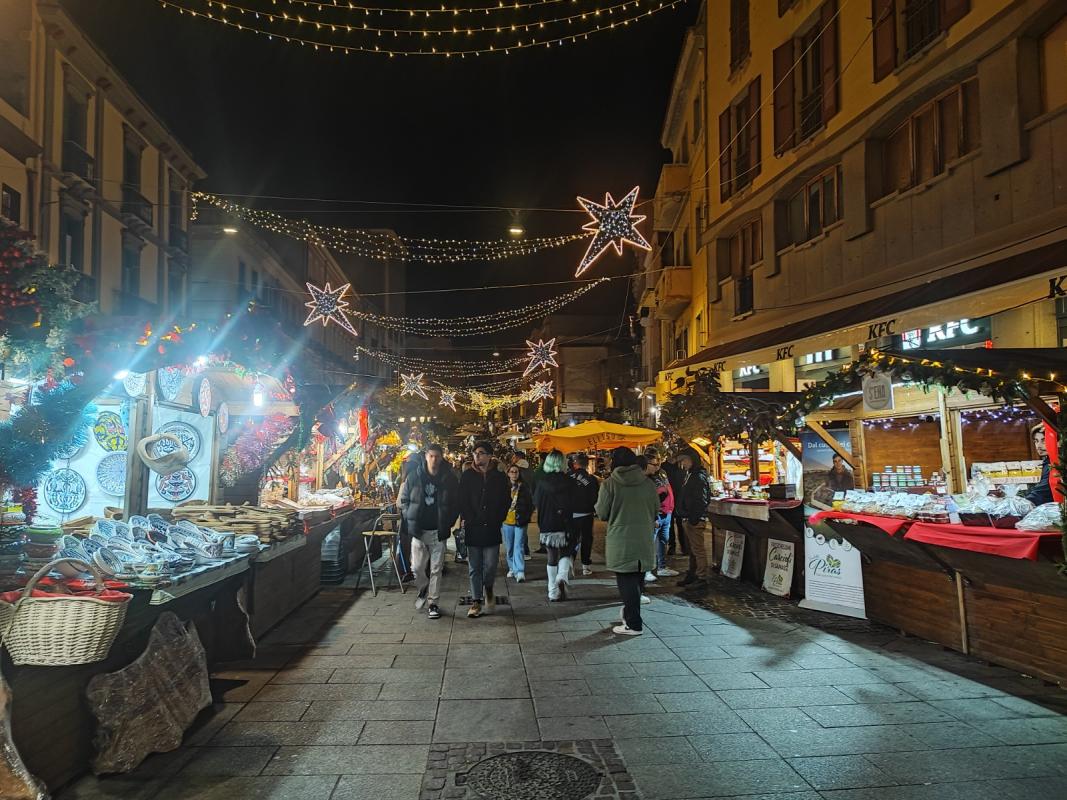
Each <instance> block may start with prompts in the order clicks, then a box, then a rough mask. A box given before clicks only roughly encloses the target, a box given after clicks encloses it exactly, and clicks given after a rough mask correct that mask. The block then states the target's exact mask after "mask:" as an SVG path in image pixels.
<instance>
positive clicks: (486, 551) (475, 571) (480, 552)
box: [467, 544, 500, 603]
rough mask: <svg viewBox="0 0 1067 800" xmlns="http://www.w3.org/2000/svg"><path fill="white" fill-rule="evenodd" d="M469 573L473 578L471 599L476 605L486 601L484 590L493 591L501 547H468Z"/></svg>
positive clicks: (496, 545)
mask: <svg viewBox="0 0 1067 800" xmlns="http://www.w3.org/2000/svg"><path fill="white" fill-rule="evenodd" d="M467 558H468V565H467V571H468V572H469V573H470V578H471V598H472V599H473V600H474V602H476V603H480V602H482V600H484V599H485V595H484V593H483V589H488V590H489V591H493V581H494V580H496V562H497V561H499V560H500V545H498V544H494V545H492V546H491V547H474V546H471V547H468V548H467Z"/></svg>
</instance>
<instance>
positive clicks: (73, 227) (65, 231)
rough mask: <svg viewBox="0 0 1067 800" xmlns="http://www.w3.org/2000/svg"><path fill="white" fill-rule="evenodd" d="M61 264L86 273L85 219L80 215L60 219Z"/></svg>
mask: <svg viewBox="0 0 1067 800" xmlns="http://www.w3.org/2000/svg"><path fill="white" fill-rule="evenodd" d="M59 263H61V264H68V265H70V266H71V267H73V268H74V269H76V270H78V272H84V268H85V218H84V217H82V216H81V215H80V214H63V215H62V216H61V217H60V219H59Z"/></svg>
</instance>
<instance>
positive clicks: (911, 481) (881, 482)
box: [871, 464, 926, 492]
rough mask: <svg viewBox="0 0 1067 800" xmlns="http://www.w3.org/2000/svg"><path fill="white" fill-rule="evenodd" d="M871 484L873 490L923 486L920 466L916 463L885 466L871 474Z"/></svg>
mask: <svg viewBox="0 0 1067 800" xmlns="http://www.w3.org/2000/svg"><path fill="white" fill-rule="evenodd" d="M871 485H872V487H873V489H874V491H876V492H877V491H883V490H884V491H894V490H895V489H905V488H908V487H911V486H925V485H926V481H925V480H924V479H923V474H922V467H920V466H919V465H917V464H912V465H897V466H887V467H885V469H883V470H882V471H881V472H875V473H873V474H872V475H871Z"/></svg>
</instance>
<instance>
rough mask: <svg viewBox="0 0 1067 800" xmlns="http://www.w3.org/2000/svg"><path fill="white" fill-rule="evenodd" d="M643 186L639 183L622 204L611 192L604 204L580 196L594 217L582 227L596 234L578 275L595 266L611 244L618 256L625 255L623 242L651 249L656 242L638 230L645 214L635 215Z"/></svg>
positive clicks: (582, 202) (582, 203) (606, 196)
mask: <svg viewBox="0 0 1067 800" xmlns="http://www.w3.org/2000/svg"><path fill="white" fill-rule="evenodd" d="M639 189H640V187H638V186H635V187H634V188H632V189H631V190H630V192H629V194H627V195H626V197H624V198H622V200H620V201H619V202H618V203H616V202H615V200H614V199H612V197H611V192H607V193H605V195H604V205H600V203H595V202H593V201H592V200H586V199H585V198H584V197H579V198H578V202H579V203H580V204H581V206H582V208H584V209H585V210H586V211H587V212H588V213H589V216H591V217H592V218H593V219H592V221H590V222H587V223H585V225H583V226H582V230H586V231H591V232H592V233H594V234H595V235H594V236H593V241H591V242H590V243H589V249H587V250H586V251H585V255H584V256H583V257H582V263H580V264H579V265H578V271H577V272H576V273H574V277H576V278H577V277H578V276H579V275H581V274H582V273H583V272H585V271H586V270H587V269H589V267H591V266H592V265H593V262H594V261H596V260H597V259H598V258H600V256H601V255H602V254H603V253H604V251H605V250H607V249H608V248H609V247H614V248H615V252H616V253H617V254H618V255H620V256H621V255H622V246H623V244H626V243H629V244H632V245H633V246H634V247H639V248H641V249H642V250H651V249H652V245H650V244H649V243H648V242H647V241H645V237H644V236H642V235H641V232H640V231H638V230H637V225H638V223H640V222H644V220H645V217H643V216H642V215H640V214H634V205H635V204H636V203H637V192H638V191H639Z"/></svg>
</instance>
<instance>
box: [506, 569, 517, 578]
mask: <svg viewBox="0 0 1067 800" xmlns="http://www.w3.org/2000/svg"><path fill="white" fill-rule="evenodd" d="M508 577H509V578H514V577H515V573H514V572H512V571H511V570H510V569H509V570H508Z"/></svg>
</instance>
